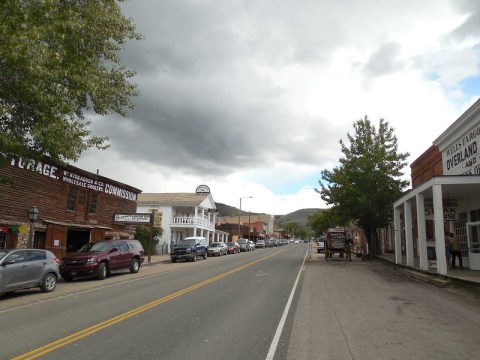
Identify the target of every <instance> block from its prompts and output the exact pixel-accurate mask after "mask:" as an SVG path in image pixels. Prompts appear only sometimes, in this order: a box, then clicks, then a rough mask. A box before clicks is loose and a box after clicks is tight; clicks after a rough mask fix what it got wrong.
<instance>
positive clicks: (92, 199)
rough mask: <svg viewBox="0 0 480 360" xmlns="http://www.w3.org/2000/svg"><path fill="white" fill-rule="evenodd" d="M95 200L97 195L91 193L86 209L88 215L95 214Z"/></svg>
mask: <svg viewBox="0 0 480 360" xmlns="http://www.w3.org/2000/svg"><path fill="white" fill-rule="evenodd" d="M97 200H98V194H97V193H92V195H91V196H90V206H89V208H88V212H89V213H90V214H96V213H97Z"/></svg>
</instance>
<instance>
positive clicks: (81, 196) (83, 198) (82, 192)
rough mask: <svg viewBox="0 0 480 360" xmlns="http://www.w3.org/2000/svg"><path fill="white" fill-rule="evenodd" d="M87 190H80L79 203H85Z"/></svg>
mask: <svg viewBox="0 0 480 360" xmlns="http://www.w3.org/2000/svg"><path fill="white" fill-rule="evenodd" d="M86 197H87V196H86V194H85V191H82V190H80V196H79V197H78V203H79V204H80V205H85V198H86Z"/></svg>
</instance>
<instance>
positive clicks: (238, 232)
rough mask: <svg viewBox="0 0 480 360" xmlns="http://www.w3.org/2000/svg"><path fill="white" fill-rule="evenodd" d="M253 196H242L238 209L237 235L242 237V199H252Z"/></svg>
mask: <svg viewBox="0 0 480 360" xmlns="http://www.w3.org/2000/svg"><path fill="white" fill-rule="evenodd" d="M251 198H252V197H251V196H244V197H241V198H240V209H239V210H238V229H237V235H238V238H239V239H240V215H241V213H242V199H251Z"/></svg>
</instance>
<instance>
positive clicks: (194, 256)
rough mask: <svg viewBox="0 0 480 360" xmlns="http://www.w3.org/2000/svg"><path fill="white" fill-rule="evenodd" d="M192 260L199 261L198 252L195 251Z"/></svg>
mask: <svg viewBox="0 0 480 360" xmlns="http://www.w3.org/2000/svg"><path fill="white" fill-rule="evenodd" d="M192 261H197V253H193V257H192Z"/></svg>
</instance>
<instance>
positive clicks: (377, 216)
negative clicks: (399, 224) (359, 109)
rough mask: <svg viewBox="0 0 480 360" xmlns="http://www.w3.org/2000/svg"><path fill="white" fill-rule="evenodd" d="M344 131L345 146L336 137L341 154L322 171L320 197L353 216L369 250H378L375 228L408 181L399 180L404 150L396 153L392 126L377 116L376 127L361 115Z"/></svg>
mask: <svg viewBox="0 0 480 360" xmlns="http://www.w3.org/2000/svg"><path fill="white" fill-rule="evenodd" d="M353 127H354V130H355V133H354V134H353V135H350V134H349V133H348V134H347V136H348V142H349V144H348V146H347V144H346V143H345V142H344V141H343V140H340V145H341V148H342V153H343V157H341V158H340V159H339V162H340V165H339V166H338V167H336V168H334V169H333V170H327V169H326V170H323V171H322V180H323V181H324V182H322V181H319V184H320V185H321V189H316V191H317V192H318V193H320V195H321V197H322V199H323V200H324V201H325V202H326V203H327V204H331V205H333V209H335V211H336V212H337V213H338V214H340V215H341V216H342V217H344V218H350V219H354V220H355V222H356V223H357V225H358V226H360V227H361V228H363V229H364V231H365V234H366V236H367V237H368V240H369V248H370V254H371V255H372V256H375V254H377V253H380V244H379V241H378V234H377V232H376V229H378V228H382V227H385V226H387V225H388V224H389V223H390V222H391V221H392V217H393V209H392V206H393V205H392V204H393V202H394V201H395V200H397V199H398V198H399V197H400V195H401V194H402V191H403V190H404V189H405V188H406V187H407V186H408V184H409V182H408V181H406V180H402V178H401V177H402V176H403V174H404V173H403V172H402V169H403V168H404V167H405V166H406V165H407V163H406V159H407V157H408V156H409V154H408V153H399V152H398V145H397V137H396V136H395V135H394V133H393V131H394V129H393V128H391V127H390V126H389V124H388V122H387V121H384V120H383V119H380V122H379V125H378V131H377V129H376V127H375V126H374V125H372V123H371V122H370V120H368V118H367V117H366V116H365V118H364V119H361V120H358V121H356V122H355V123H354V124H353Z"/></svg>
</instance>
